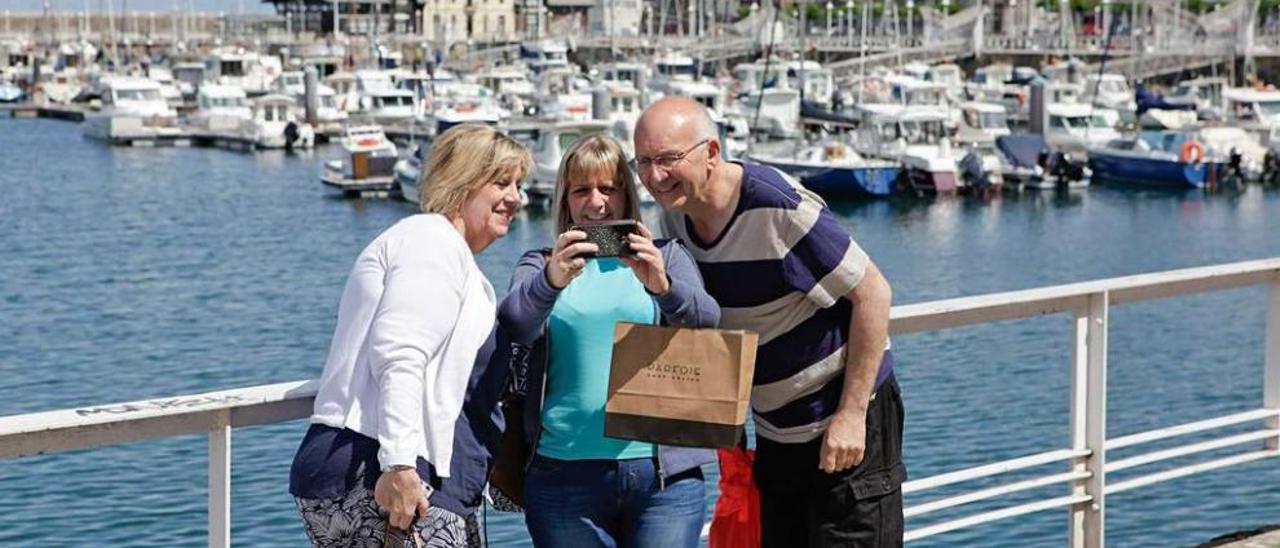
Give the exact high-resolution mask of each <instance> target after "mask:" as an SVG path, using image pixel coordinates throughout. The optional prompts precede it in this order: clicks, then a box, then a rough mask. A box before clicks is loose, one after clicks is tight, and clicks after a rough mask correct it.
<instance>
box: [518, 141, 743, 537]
mask: <svg viewBox="0 0 1280 548" xmlns="http://www.w3.org/2000/svg"><path fill="white" fill-rule="evenodd" d="M554 200H555V201H554V202H553V206H552V207H553V211H554V213H553V217H554V219H555V234H556V241H555V247H554V248H552V249H537V250H533V251H530V252H528V253H526V254H525V255H524V257H522V258H521V259H520V262H519V264H517V265H516V269H515V272H514V274H513V275H512V280H511V291H510V293H509V294H508V296H507V297H506V298H505V299H504V300H503V302H502V304H501V305H500V306H499V311H498V317H499V323H501V324H502V327H503V328H504V330H505V331H506V332H507V333H509V334H510V336H511V339H512V340H513V341H514V342H516V343H518V344H522V345H527V346H529V347H531V352H530V354H529V356H530V359H528V360H527V362H526V363H527V370H526V371H522V372H519V373H517V375H523V376H524V378H525V379H526V382H525V383H524V386H527V387H528V389H527V391H526V392H527V393H526V394H524V411H525V414H524V430H525V432H526V439H527V441H528V443H529V445H530V447H531V448H532V451H531V452H530V453H531V459H530V462H529V464H528V466H527V471H526V473H525V478H524V497H525V502H526V505H525V512H526V516H525V520H526V524H527V526H528V528H529V533H530V535H531V536H532V537H533V543H534V545H536V546H539V547H544V548H545V547H550V548H555V547H560V546H564V547H570V548H589V547H594V546H609V547H613V546H633V547H638V548H643V547H646V546H651V547H659V548H681V547H690V548H692V547H695V546H697V545H698V541H699V534H700V533H701V531H702V523H703V515H704V512H705V506H706V502H705V495H706V490H705V485H704V484H703V476H702V468H701V465H703V464H707V463H709V462H712V461H713V460H714V459H715V457H714V455H713V454H712V452H711V451H710V450H706V449H696V448H687V447H663V446H655V445H653V444H649V443H642V442H634V441H628V440H620V439H613V438H608V437H605V435H604V404H605V393H606V391H607V388H608V381H609V363H610V360H611V358H612V344H613V326H614V324H615V323H616V322H619V321H630V322H636V323H648V324H664V325H687V326H714V325H716V323H717V322H718V321H719V318H720V308H719V307H718V306H717V305H716V303H715V301H713V300H712V299H711V297H710V296H708V295H707V293H706V291H705V290H704V289H703V287H702V280H701V278H700V277H699V275H698V271H697V268H696V267H695V266H694V263H693V259H692V258H690V256H689V253H688V252H687V251H686V250H685V249H684V247H683V246H682V245H681V244H680V242H678V241H673V240H668V241H654V240H653V239H652V236H651V235H650V233H649V230H648V229H647V228H645V227H644V225H643V224H640V225H639V226H638V234H631V235H630V236H629V237H628V238H629V239H628V241H627V243H628V244H629V246H630V248H631V250H632V251H634V253H635V254H634V256H633V257H623V258H606V257H599V258H596V257H591V255H593V254H594V253H596V252H597V251H598V248H597V245H596V244H594V243H589V242H587V241H586V238H587V235H586V234H585V233H584V232H583V231H581V230H571V229H570V227H571V226H572V225H590V224H595V223H602V222H607V221H617V220H622V219H630V220H634V221H637V222H638V221H639V220H640V214H639V206H638V203H637V198H636V182H635V178H634V176H633V175H632V172H631V169H630V168H629V167H628V166H627V159H626V157H625V155H624V154H623V152H622V148H621V147H620V146H619V145H618V143H617V141H614V140H613V139H611V138H609V137H606V136H603V135H595V136H590V137H585V138H583V139H582V140H580V141H578V142H577V143H576V144H575V145H574V146H573V147H572V148H571V149H570V150H569V151H568V152H567V153H566V154H565V157H564V159H563V160H562V162H561V164H560V173H559V177H558V180H557V181H556V188H555V194H554Z"/></svg>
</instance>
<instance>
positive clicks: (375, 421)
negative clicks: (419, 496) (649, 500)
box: [311, 214, 495, 477]
mask: <svg viewBox="0 0 1280 548" xmlns="http://www.w3.org/2000/svg"><path fill="white" fill-rule="evenodd" d="M494 307H495V299H494V293H493V287H492V286H491V285H489V281H488V280H487V279H485V277H484V274H483V273H481V272H480V269H479V267H478V266H476V261H475V257H474V255H472V253H471V250H470V248H468V247H467V244H466V242H465V241H464V240H463V239H462V236H461V235H460V234H458V231H457V229H455V228H454V227H453V225H452V224H451V223H449V221H448V220H447V219H446V218H445V217H443V216H441V215H435V214H423V215H414V216H412V217H409V218H406V219H404V220H401V221H400V222H398V223H396V224H395V225H394V226H392V227H391V228H389V229H387V230H386V231H385V232H383V233H382V234H380V235H379V236H378V237H377V238H376V239H375V240H374V241H373V242H372V243H370V244H369V246H368V247H366V248H365V249H364V251H363V252H361V253H360V256H359V258H357V259H356V264H355V266H354V267H353V268H352V269H351V275H350V277H348V278H347V285H346V288H345V289H344V290H343V292H342V302H341V304H339V305H338V326H337V329H336V330H335V331H334V333H333V341H332V342H331V343H330V346H329V358H328V359H327V360H326V361H325V364H324V373H323V374H322V375H321V377H320V389H319V392H318V393H317V394H316V400H315V410H314V414H312V416H311V422H313V423H321V424H326V425H329V426H332V427H335V428H349V429H351V430H355V431H356V432H359V433H361V434H364V435H365V436H368V437H370V438H374V439H376V440H378V443H379V444H380V445H381V448H380V449H379V450H378V461H379V463H380V465H381V466H382V468H383V469H384V470H385V469H386V468H387V467H390V466H392V465H409V466H413V464H414V462H415V461H416V460H417V458H416V457H418V456H421V457H422V458H424V459H426V460H427V462H430V463H431V464H432V465H433V466H434V467H435V470H436V473H438V474H439V475H441V476H446V477H447V476H448V475H449V461H450V458H451V457H452V454H453V428H454V424H455V423H456V422H457V419H458V414H459V413H461V411H462V402H463V399H464V398H465V396H466V389H467V381H468V379H469V378H470V376H471V370H472V368H473V366H474V365H475V359H476V352H477V351H478V350H479V348H480V346H481V345H482V344H484V342H485V340H486V339H487V338H488V336H489V333H490V332H491V331H492V329H493V324H494Z"/></svg>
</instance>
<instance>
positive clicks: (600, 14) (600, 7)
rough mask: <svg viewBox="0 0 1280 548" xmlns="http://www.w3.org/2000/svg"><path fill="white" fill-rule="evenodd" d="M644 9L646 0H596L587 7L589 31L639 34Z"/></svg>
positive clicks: (603, 34)
mask: <svg viewBox="0 0 1280 548" xmlns="http://www.w3.org/2000/svg"><path fill="white" fill-rule="evenodd" d="M644 10H645V3H644V0H596V1H595V3H594V4H593V5H592V6H591V7H590V8H589V9H587V32H590V33H591V34H594V35H600V36H608V35H618V36H639V35H640V22H641V19H642V18H643V16H644Z"/></svg>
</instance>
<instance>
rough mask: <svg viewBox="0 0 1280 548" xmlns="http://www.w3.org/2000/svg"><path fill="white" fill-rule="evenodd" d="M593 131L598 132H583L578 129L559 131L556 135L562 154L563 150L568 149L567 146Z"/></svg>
mask: <svg viewBox="0 0 1280 548" xmlns="http://www.w3.org/2000/svg"><path fill="white" fill-rule="evenodd" d="M593 133H598V132H595V131H587V132H584V131H581V130H578V131H566V132H564V133H561V134H560V135H559V136H558V137H557V139H558V143H559V145H560V153H561V154H564V152H565V151H567V150H569V148H570V147H572V146H573V144H574V143H576V142H578V139H581V138H583V137H586V136H587V135H591V134H593Z"/></svg>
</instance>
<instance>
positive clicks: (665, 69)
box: [658, 63, 695, 76]
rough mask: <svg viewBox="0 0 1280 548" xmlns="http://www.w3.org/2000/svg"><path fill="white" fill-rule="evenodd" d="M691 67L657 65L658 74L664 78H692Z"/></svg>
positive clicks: (692, 69) (667, 64)
mask: <svg viewBox="0 0 1280 548" xmlns="http://www.w3.org/2000/svg"><path fill="white" fill-rule="evenodd" d="M694 72H695V71H694V68H693V65H684V64H680V65H677V64H673V63H658V74H662V75H665V76H693V75H694Z"/></svg>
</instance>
